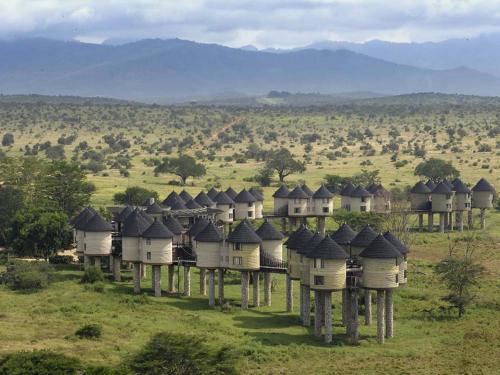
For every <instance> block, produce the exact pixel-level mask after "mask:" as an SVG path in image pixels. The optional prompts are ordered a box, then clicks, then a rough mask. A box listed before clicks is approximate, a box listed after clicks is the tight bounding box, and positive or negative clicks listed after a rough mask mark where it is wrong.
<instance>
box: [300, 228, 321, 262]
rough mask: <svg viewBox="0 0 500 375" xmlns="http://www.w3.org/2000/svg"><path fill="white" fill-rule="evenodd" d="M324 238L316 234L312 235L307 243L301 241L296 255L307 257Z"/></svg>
mask: <svg viewBox="0 0 500 375" xmlns="http://www.w3.org/2000/svg"><path fill="white" fill-rule="evenodd" d="M324 238H325V237H324V236H322V235H321V234H319V233H318V232H316V233H314V234H313V236H312V237H311V239H310V240H309V241H302V246H301V247H299V248H298V249H297V253H298V254H301V255H306V256H307V254H309V253H310V252H311V251H312V250H313V249H314V248H315V247H316V245H318V244H319V243H320V242H321V241H323V239H324Z"/></svg>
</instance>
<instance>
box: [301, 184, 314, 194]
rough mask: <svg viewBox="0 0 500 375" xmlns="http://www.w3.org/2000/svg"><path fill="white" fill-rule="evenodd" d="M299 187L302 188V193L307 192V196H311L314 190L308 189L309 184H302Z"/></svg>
mask: <svg viewBox="0 0 500 375" xmlns="http://www.w3.org/2000/svg"><path fill="white" fill-rule="evenodd" d="M300 188H301V189H302V191H303V192H304V193H306V194H307V196H308V197H312V196H313V194H314V192H313V191H312V190H311V189H309V186H307V185H306V184H303V185H302V186H301V187H300Z"/></svg>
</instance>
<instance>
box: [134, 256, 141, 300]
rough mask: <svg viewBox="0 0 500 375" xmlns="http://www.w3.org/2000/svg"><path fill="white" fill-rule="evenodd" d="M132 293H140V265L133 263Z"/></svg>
mask: <svg viewBox="0 0 500 375" xmlns="http://www.w3.org/2000/svg"><path fill="white" fill-rule="evenodd" d="M133 267H134V293H135V294H138V293H140V292H141V264H140V263H134V265H133Z"/></svg>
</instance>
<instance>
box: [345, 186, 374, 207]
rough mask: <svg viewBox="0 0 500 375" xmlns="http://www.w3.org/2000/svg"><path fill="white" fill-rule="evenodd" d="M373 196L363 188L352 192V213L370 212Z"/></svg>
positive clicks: (359, 187)
mask: <svg viewBox="0 0 500 375" xmlns="http://www.w3.org/2000/svg"><path fill="white" fill-rule="evenodd" d="M371 201H372V195H371V194H370V193H369V192H368V191H366V189H364V188H362V187H361V186H358V187H356V188H355V189H354V190H353V191H352V192H351V199H350V205H351V211H352V212H370V211H371Z"/></svg>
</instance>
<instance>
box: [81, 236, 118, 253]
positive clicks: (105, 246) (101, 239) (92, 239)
mask: <svg viewBox="0 0 500 375" xmlns="http://www.w3.org/2000/svg"><path fill="white" fill-rule="evenodd" d="M83 252H84V254H85V255H96V256H101V255H109V254H111V232H85V235H84V245H83Z"/></svg>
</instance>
